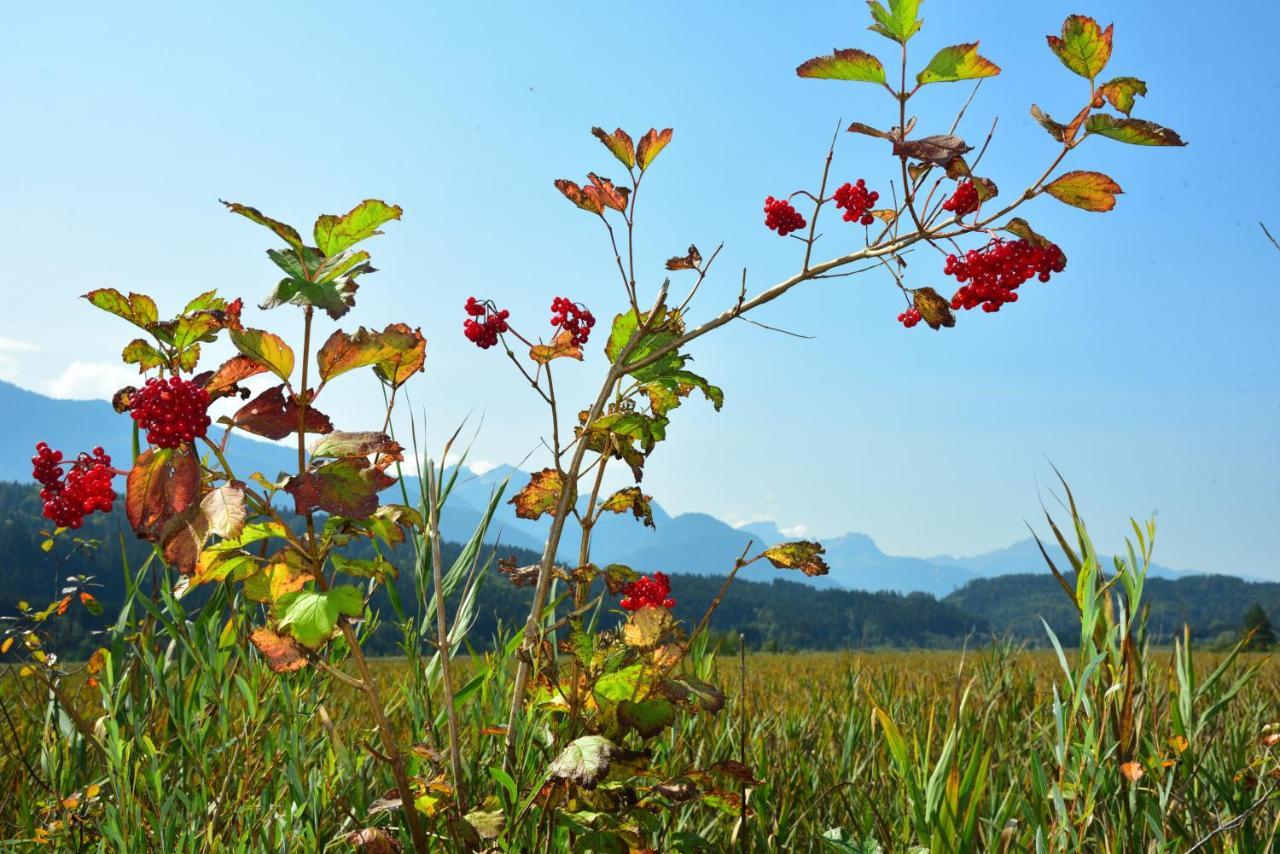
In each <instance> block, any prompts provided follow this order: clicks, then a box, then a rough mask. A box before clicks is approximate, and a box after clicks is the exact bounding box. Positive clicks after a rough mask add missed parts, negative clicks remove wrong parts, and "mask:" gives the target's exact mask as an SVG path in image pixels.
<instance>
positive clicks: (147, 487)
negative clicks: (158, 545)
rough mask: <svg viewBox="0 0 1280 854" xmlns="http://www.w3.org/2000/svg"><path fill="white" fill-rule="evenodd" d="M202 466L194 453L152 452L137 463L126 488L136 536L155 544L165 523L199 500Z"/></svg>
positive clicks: (183, 450)
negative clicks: (154, 541) (152, 541)
mask: <svg viewBox="0 0 1280 854" xmlns="http://www.w3.org/2000/svg"><path fill="white" fill-rule="evenodd" d="M199 491H200V463H199V461H198V460H197V459H196V455H195V452H194V450H192V449H191V448H190V447H182V448H172V449H170V448H149V449H147V450H145V451H143V452H142V453H141V454H139V455H138V458H137V459H136V460H134V463H133V468H132V469H130V470H129V475H128V478H127V479H126V486H125V515H126V516H127V517H128V519H129V524H130V526H132V528H133V530H134V532H135V533H136V534H137V535H138V536H139V537H142V538H143V539H147V540H155V539H157V538H158V537H159V535H160V531H161V529H162V528H163V527H164V525H165V523H167V522H168V521H169V519H171V518H172V517H174V516H176V515H177V514H178V513H180V512H181V511H183V510H185V509H186V508H188V507H190V506H191V505H192V504H193V503H194V502H195V501H197V500H198V496H199Z"/></svg>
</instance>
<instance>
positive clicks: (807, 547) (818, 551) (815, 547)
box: [764, 540, 831, 577]
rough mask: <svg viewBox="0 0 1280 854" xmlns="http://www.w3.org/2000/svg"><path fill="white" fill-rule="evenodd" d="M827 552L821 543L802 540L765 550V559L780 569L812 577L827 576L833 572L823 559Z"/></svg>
mask: <svg viewBox="0 0 1280 854" xmlns="http://www.w3.org/2000/svg"><path fill="white" fill-rule="evenodd" d="M826 551H827V550H826V549H825V548H823V547H822V544H821V543H815V542H811V541H809V540H800V541H798V542H794V543H780V544H779V545H776V546H770V547H769V548H767V549H765V550H764V557H765V559H766V560H768V561H769V563H771V564H773V565H774V566H775V567H777V568H778V569H798V570H800V571H801V572H803V573H804V574H805V575H808V576H810V577H812V576H817V575H826V574H827V573H828V572H830V571H831V570H830V567H828V566H827V562H826V561H825V560H823V559H822V555H823V554H825V553H826Z"/></svg>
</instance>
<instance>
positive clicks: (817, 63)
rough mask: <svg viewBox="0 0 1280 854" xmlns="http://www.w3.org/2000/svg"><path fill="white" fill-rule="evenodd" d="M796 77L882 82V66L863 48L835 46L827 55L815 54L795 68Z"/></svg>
mask: <svg viewBox="0 0 1280 854" xmlns="http://www.w3.org/2000/svg"><path fill="white" fill-rule="evenodd" d="M796 76H797V77H808V78H812V79H815V80H852V81H855V82H859V83H884V82H885V76H884V66H883V65H881V64H880V60H878V59H876V58H875V57H874V56H872V55H871V54H869V53H867V52H866V51H865V50H858V49H857V48H853V47H851V48H836V49H835V50H834V51H833V52H832V53H831V54H830V55H828V56H815V57H814V58H813V59H808V60H805V61H804V62H802V63H800V65H799V66H798V67H797V68H796Z"/></svg>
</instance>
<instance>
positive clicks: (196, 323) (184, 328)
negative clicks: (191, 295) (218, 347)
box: [166, 311, 225, 350]
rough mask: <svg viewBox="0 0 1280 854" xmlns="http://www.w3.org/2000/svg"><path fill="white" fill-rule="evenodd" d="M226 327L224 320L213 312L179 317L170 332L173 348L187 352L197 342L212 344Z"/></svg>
mask: <svg viewBox="0 0 1280 854" xmlns="http://www.w3.org/2000/svg"><path fill="white" fill-rule="evenodd" d="M224 325H225V324H224V323H223V319H222V318H221V317H220V316H218V314H215V313H214V312H211V311H202V312H198V313H196V314H190V315H184V316H182V317H179V318H178V319H177V320H175V321H174V322H173V325H172V328H171V332H170V334H171V335H172V336H173V346H174V347H175V348H176V349H178V350H185V349H187V348H188V347H190V346H191V345H193V344H195V343H196V342H197V341H206V342H211V341H213V340H215V333H216V332H217V331H218V330H219V329H221V328H222V327H223V326H224ZM166 326H168V324H166Z"/></svg>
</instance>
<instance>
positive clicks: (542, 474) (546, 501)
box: [507, 468, 564, 519]
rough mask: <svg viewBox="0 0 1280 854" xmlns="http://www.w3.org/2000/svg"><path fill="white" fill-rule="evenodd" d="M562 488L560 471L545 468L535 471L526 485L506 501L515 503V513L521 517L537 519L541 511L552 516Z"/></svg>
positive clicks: (554, 513)
mask: <svg viewBox="0 0 1280 854" xmlns="http://www.w3.org/2000/svg"><path fill="white" fill-rule="evenodd" d="M563 490H564V484H563V482H562V481H561V478H560V473H559V472H557V471H556V470H555V469H551V468H547V469H543V470H542V471H539V472H535V473H534V474H533V477H532V478H530V480H529V483H528V485H527V486H525V488H524V489H522V490H520V491H519V492H518V493H516V495H515V497H514V498H512V499H511V500H510V501H508V502H507V503H508V504H514V505H515V507H516V515H517V516H519V517H520V518H521V519H537V518H539V517H540V516H542V514H543V513H549V514H551V515H552V516H554V515H556V506H557V505H558V504H559V502H560V495H561V492H563Z"/></svg>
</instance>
